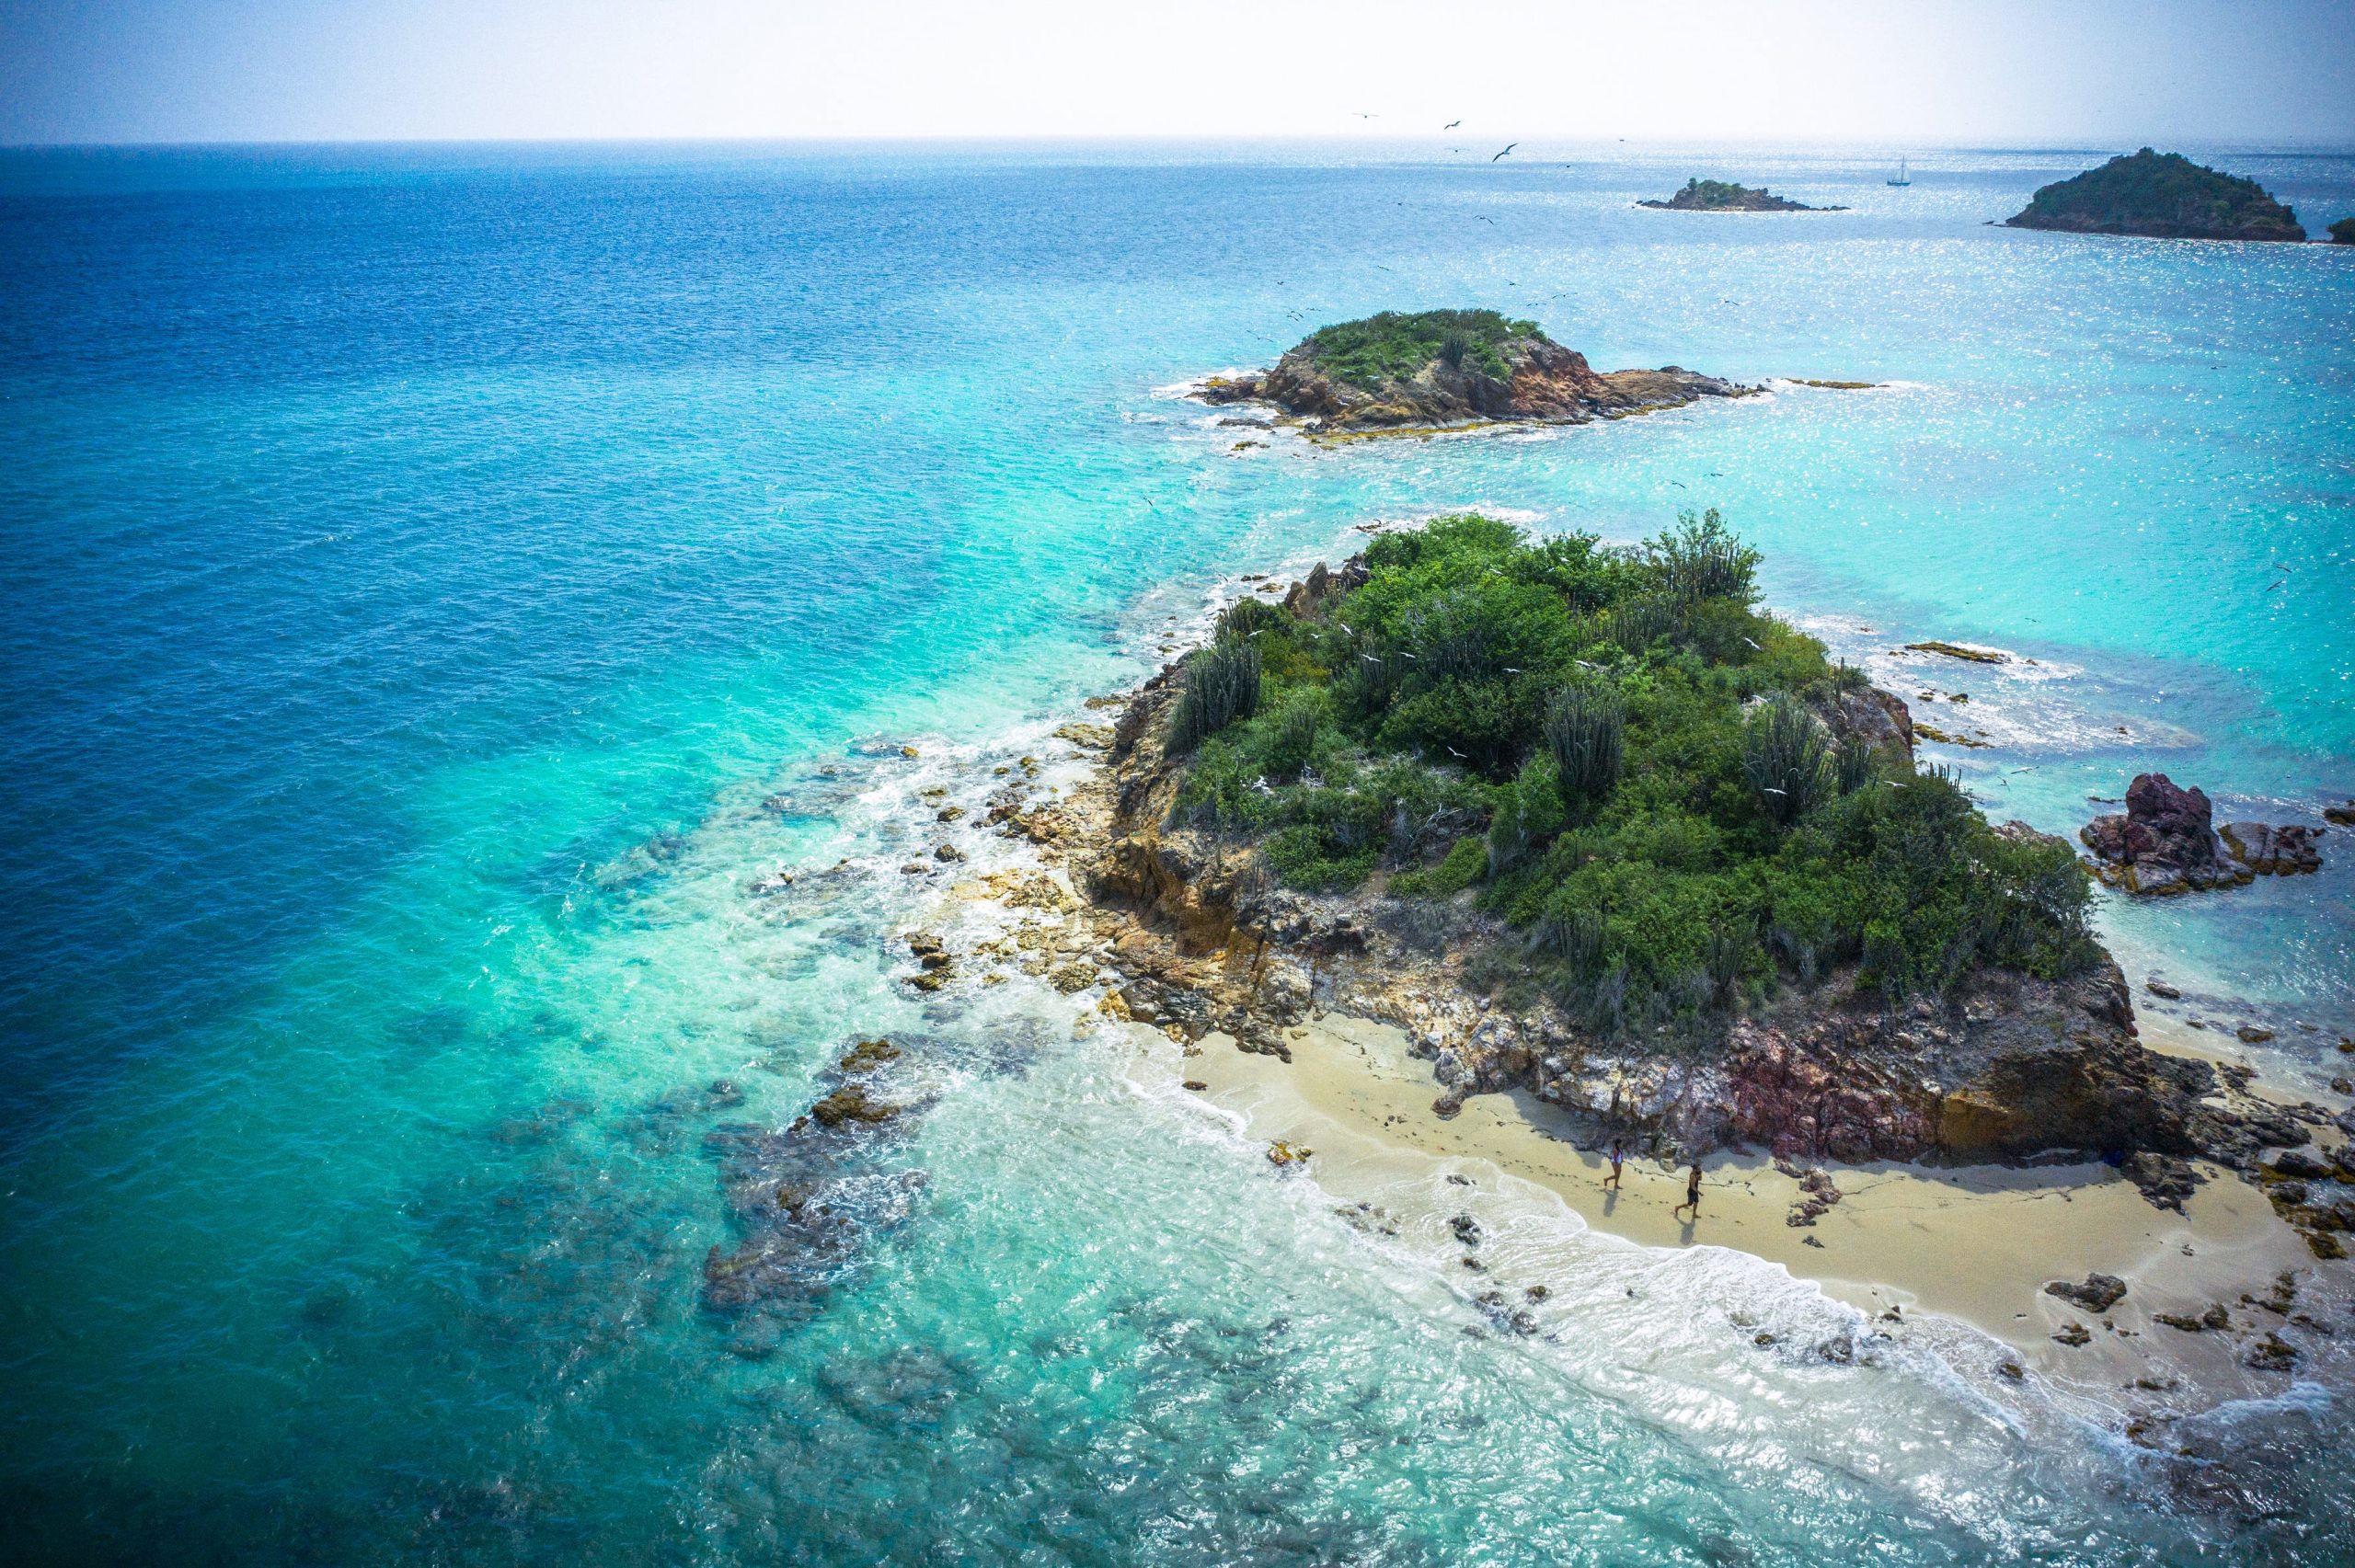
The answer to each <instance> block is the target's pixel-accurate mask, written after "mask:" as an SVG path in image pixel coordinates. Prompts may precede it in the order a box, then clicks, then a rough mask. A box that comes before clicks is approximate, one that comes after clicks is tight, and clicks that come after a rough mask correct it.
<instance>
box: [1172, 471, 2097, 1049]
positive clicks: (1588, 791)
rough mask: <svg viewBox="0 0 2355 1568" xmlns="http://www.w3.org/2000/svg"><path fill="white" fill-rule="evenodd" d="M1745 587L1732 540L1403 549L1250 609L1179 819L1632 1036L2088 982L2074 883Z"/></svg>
mask: <svg viewBox="0 0 2355 1568" xmlns="http://www.w3.org/2000/svg"><path fill="white" fill-rule="evenodd" d="M1757 561H1758V556H1757V555H1756V553H1755V552H1754V551H1752V550H1751V549H1749V548H1748V547H1746V546H1745V545H1744V544H1741V543H1740V541H1739V540H1738V539H1737V538H1736V537H1735V536H1734V535H1733V534H1732V533H1730V532H1729V531H1728V530H1727V528H1726V527H1725V525H1724V523H1723V521H1721V519H1720V518H1719V517H1718V515H1717V512H1716V511H1714V510H1712V511H1710V512H1708V513H1706V515H1704V516H1702V517H1699V518H1694V517H1693V516H1692V515H1691V514H1686V515H1685V516H1683V518H1682V519H1681V520H1680V525H1679V527H1678V528H1676V529H1675V530H1673V531H1671V532H1666V533H1663V534H1661V535H1660V537H1659V538H1658V539H1656V540H1653V541H1652V542H1650V543H1649V544H1645V545H1643V546H1640V547H1636V548H1617V547H1611V546H1606V545H1604V544H1602V543H1600V542H1599V541H1598V540H1597V539H1596V538H1594V537H1593V536H1591V535H1588V534H1579V533H1574V534H1570V535H1568V536H1566V537H1562V538H1557V539H1551V540H1546V541H1543V542H1537V541H1533V540H1530V539H1527V538H1525V537H1523V536H1522V534H1521V533H1520V532H1519V531H1518V530H1516V529H1515V528H1513V527H1512V526H1511V525H1510V524H1507V523H1503V522H1499V521H1492V520H1490V519H1488V518H1484V517H1479V516H1459V517H1449V518H1442V519H1440V520H1438V521H1434V522H1433V523H1431V524H1430V526H1429V527H1427V528H1425V529H1422V530H1419V531H1416V532H1399V533H1386V534H1383V535H1381V536H1379V537H1378V538H1376V539H1375V540H1374V541H1373V544H1371V545H1370V546H1369V547H1368V549H1367V551H1366V553H1365V555H1364V557H1363V559H1362V569H1361V571H1357V570H1352V571H1350V573H1349V574H1348V575H1347V576H1346V578H1344V579H1342V580H1343V581H1344V582H1347V583H1354V585H1355V586H1353V587H1350V588H1348V590H1347V591H1346V593H1342V592H1339V591H1336V592H1334V593H1333V594H1331V595H1329V596H1328V597H1327V598H1325V599H1323V600H1321V601H1315V600H1311V601H1298V600H1296V601H1295V607H1296V610H1297V612H1295V610H1294V609H1284V608H1279V607H1277V606H1274V605H1270V604H1267V603H1263V602H1260V601H1244V602H1242V603H1240V604H1237V605H1235V607H1234V608H1233V609H1232V610H1230V611H1229V612H1227V613H1226V615H1225V616H1224V617H1223V619H1222V620H1221V622H1220V624H1219V627H1218V632H1217V635H1216V637H1215V638H1214V640H1213V641H1212V643H1211V644H1210V645H1209V646H1207V647H1203V648H1201V649H1200V650H1198V651H1197V652H1196V653H1195V654H1193V655H1192V656H1191V657H1190V658H1189V659H1188V661H1187V663H1186V665H1185V667H1184V669H1183V670H1182V671H1181V672H1180V680H1181V682H1182V683H1181V686H1180V689H1179V690H1180V694H1179V696H1178V697H1177V702H1176V704H1175V706H1174V708H1173V710H1172V717H1171V719H1170V730H1169V737H1168V739H1169V745H1170V747H1171V749H1172V750H1173V751H1174V752H1186V751H1190V757H1189V758H1188V760H1187V761H1185V763H1184V764H1183V765H1184V770H1185V771H1184V774H1183V779H1182V783H1181V784H1180V785H1179V789H1178V795H1177V815H1178V818H1180V819H1183V820H1185V821H1187V822H1188V823H1189V824H1190V825H1192V826H1194V827H1198V828H1202V829H1210V830H1216V831H1217V832H1218V833H1220V834H1221V835H1222V836H1226V837H1240V838H1243V839H1246V840H1250V841H1257V842H1258V844H1259V845H1260V848H1261V851H1262V853H1263V857H1264V860H1265V862H1266V864H1268V865H1269V867H1270V868H1271V870H1272V872H1273V874H1274V875H1276V876H1279V877H1281V879H1282V880H1283V881H1284V882H1285V883H1287V884H1290V885H1292V886H1293V887H1301V888H1305V889H1314V890H1322V891H1339V890H1344V889H1350V888H1355V887H1361V886H1363V885H1366V884H1367V883H1368V882H1369V879H1371V878H1373V877H1375V876H1378V875H1379V876H1384V877H1385V878H1386V887H1387V890H1388V891H1389V892H1390V893H1392V894H1394V895H1397V896H1400V897H1404V898H1429V899H1451V898H1456V899H1462V900H1465V901H1469V902H1473V903H1476V905H1477V906H1478V907H1479V908H1480V909H1481V910H1486V911H1488V913H1489V914H1490V915H1492V916H1494V917H1499V918H1501V920H1502V921H1504V922H1505V924H1506V925H1507V926H1508V927H1509V928H1511V930H1512V931H1513V932H1514V933H1517V935H1518V938H1519V941H1518V942H1517V943H1515V944H1511V945H1512V956H1511V968H1512V969H1513V971H1514V973H1515V975H1516V976H1517V977H1518V976H1525V977H1526V978H1527V979H1529V980H1532V981H1534V983H1536V984H1538V985H1540V986H1542V987H1544V988H1545V990H1547V991H1548V992H1549V993H1551V994H1552V995H1554V996H1555V997H1556V998H1557V999H1558V1000H1560V1001H1562V1002H1563V1003H1564V1004H1565V1005H1567V1006H1568V1007H1570V1008H1571V1009H1572V1010H1573V1011H1575V1012H1576V1013H1580V1015H1581V1016H1583V1017H1584V1018H1586V1019H1587V1020H1588V1021H1589V1023H1590V1024H1591V1026H1593V1027H1594V1028H1596V1029H1598V1030H1600V1031H1603V1032H1606V1033H1609V1034H1612V1035H1622V1036H1624V1035H1631V1034H1635V1033H1638V1032H1657V1030H1658V1029H1659V1028H1660V1026H1661V1025H1663V1024H1678V1025H1679V1026H1683V1025H1687V1024H1708V1023H1710V1022H1712V1021H1715V1020H1719V1019H1722V1018H1723V1017H1725V1016H1726V1015H1727V1014H1728V1013H1729V1012H1731V1011H1732V1010H1733V1009H1734V1008H1735V1007H1736V1006H1737V1005H1739V1004H1740V1001H1742V1000H1743V999H1744V998H1745V997H1755V996H1763V995H1768V994H1772V993H1773V992H1775V990H1777V989H1778V988H1780V987H1782V986H1784V985H1786V984H1792V983H1796V984H1798V985H1801V986H1809V985H1812V984H1813V983H1814V982H1815V981H1816V980H1817V979H1819V978H1820V977H1821V976H1823V975H1824V974H1826V973H1827V972H1828V971H1829V970H1831V969H1832V967H1835V966H1840V965H1844V964H1850V963H1854V964H1856V965H1858V966H1859V967H1860V979H1861V981H1862V983H1864V984H1866V985H1868V986H1874V987H1878V990H1880V991H1881V992H1882V993H1883V994H1884V995H1886V996H1888V997H1890V998H1891V999H1896V998H1900V997H1903V996H1906V995H1908V994H1912V993H1915V992H1929V991H1939V990H1947V989H1948V988H1950V987H1952V986H1953V985H1955V984H1956V983H1957V982H1959V980H1960V979H1963V978H1964V977H1965V976H1967V975H1968V974H1970V972H1972V971H1973V970H1975V969H1978V968H1981V967H1987V966H2006V967H2016V968H2019V969H2023V970H2027V971H2029V972H2031V973H2034V974H2037V975H2039V976H2047V977H2051V976H2057V975H2060V974H2063V973H2072V972H2075V971H2076V970H2078V969H2080V968H2082V967H2085V966H2086V965H2089V964H2091V963H2094V962H2097V960H2098V958H2099V956H2100V955H2099V950H2098V948H2097V946H2096V945H2095V944H2094V943H2093V941H2092V940H2091V937H2090V935H2089V933H2088V929H2087V923H2086V921H2087V908H2088V899H2089V896H2090V895H2089V887H2090V883H2089V879H2088V877H2087V876H2086V874H2085V870H2084V869H2083V867H2082V866H2081V865H2080V864H2078V862H2077V859H2076V857H2075V855H2074V853H2072V852H2071V851H2070V850H2069V848H2068V847H2067V846H2066V845H2065V844H2063V843H2062V842H2061V841H2058V840H2053V839H2049V838H2045V837H2042V836H2040V835H2034V834H2028V833H2025V832H2020V831H2016V830H2000V831H1999V830H1995V829H1993V828H1992V827H1990V826H1989V824H1988V823H1987V822H1986V820H1985V819H1984V818H1982V817H1981V816H1980V814H1979V812H1978V811H1977V810H1976V809H1975V808H1974V807H1972V805H1971V804H1970V800H1969V798H1968V797H1967V796H1966V795H1964V794H1963V792H1962V791H1961V789H1960V788H1959V787H1958V786H1957V784H1956V783H1955V782H1954V780H1953V779H1952V778H1951V777H1949V776H1947V775H1946V774H1944V773H1939V772H1936V771H1932V772H1927V773H1920V772H1916V771H1915V769H1914V767H1913V760H1912V754H1911V749H1910V737H1909V734H1908V731H1907V730H1906V728H1905V722H1904V710H1903V707H1902V704H1898V703H1896V702H1895V701H1894V700H1893V699H1890V698H1888V697H1886V696H1885V694H1883V693H1880V692H1876V691H1874V690H1873V689H1872V688H1871V687H1870V686H1869V684H1868V683H1867V681H1865V679H1864V677H1863V675H1862V673H1861V672H1859V671H1857V670H1853V669H1849V668H1846V667H1844V666H1835V665H1833V664H1832V663H1830V662H1828V661H1827V659H1826V658H1825V655H1824V650H1823V647H1822V645H1821V644H1820V643H1818V642H1816V641H1815V640H1814V639H1812V638H1810V637H1808V636H1806V635H1802V634H1801V633H1799V632H1798V631H1796V630H1794V629H1793V628H1791V627H1790V626H1788V625H1786V624H1784V623H1783V622H1781V621H1778V620H1776V619H1775V618H1774V617H1772V616H1769V615H1766V614H1763V613H1761V612H1759V611H1758V610H1757V609H1756V607H1755V597H1756V596H1755V589H1754V587H1753V580H1752V578H1753V571H1754V568H1755V567H1756V564H1757Z"/></svg>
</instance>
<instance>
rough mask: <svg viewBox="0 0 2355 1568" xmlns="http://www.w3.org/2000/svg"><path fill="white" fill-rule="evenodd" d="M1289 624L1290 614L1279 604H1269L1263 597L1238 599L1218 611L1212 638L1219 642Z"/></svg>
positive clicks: (1274, 629)
mask: <svg viewBox="0 0 2355 1568" xmlns="http://www.w3.org/2000/svg"><path fill="white" fill-rule="evenodd" d="M1291 625H1292V614H1291V612H1288V611H1286V610H1285V609H1283V608H1282V607H1281V605H1275V604H1270V603H1269V602H1268V601H1266V600H1264V599H1256V598H1247V599H1238V600H1236V601H1235V602H1234V603H1232V604H1230V605H1228V606H1227V607H1226V608H1225V609H1224V610H1222V611H1220V612H1219V617H1218V629H1217V631H1216V632H1215V633H1214V634H1213V635H1212V641H1213V642H1220V641H1226V640H1230V639H1234V638H1240V637H1248V636H1251V635H1255V634H1257V633H1259V632H1265V631H1277V630H1283V629H1287V628H1289V627H1290V626H1291Z"/></svg>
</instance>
